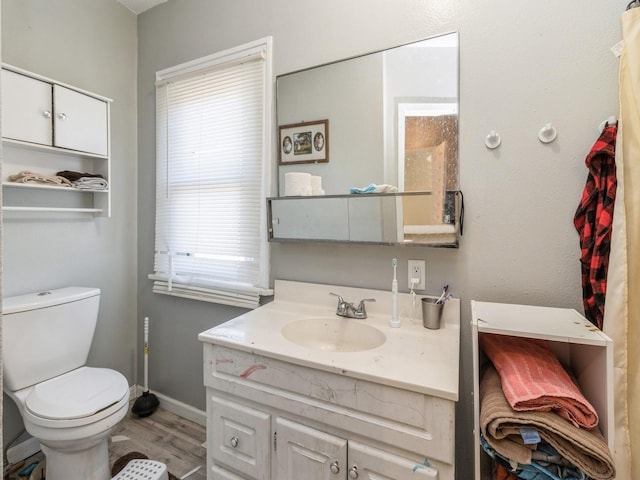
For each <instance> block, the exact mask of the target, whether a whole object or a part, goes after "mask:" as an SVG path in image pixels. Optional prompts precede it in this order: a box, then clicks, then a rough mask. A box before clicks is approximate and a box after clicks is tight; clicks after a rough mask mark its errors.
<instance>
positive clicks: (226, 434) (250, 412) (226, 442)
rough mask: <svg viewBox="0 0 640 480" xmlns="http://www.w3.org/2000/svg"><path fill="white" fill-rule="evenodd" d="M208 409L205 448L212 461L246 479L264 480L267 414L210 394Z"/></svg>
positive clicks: (268, 464) (267, 456) (268, 437)
mask: <svg viewBox="0 0 640 480" xmlns="http://www.w3.org/2000/svg"><path fill="white" fill-rule="evenodd" d="M209 408H210V411H209V424H208V425H207V428H208V429H211V443H212V445H210V446H209V449H210V451H211V453H210V454H211V456H212V457H213V460H214V462H216V463H219V464H221V465H225V466H227V467H229V468H231V469H233V470H235V471H237V472H240V473H241V474H243V475H246V476H247V477H248V478H255V479H256V480H268V478H269V477H270V470H271V462H270V461H269V459H270V455H271V441H270V440H271V429H270V427H271V416H270V415H269V414H267V413H264V412H261V411H258V410H255V409H253V408H251V407H248V406H246V405H242V404H241V403H237V402H231V401H229V400H227V399H224V398H219V397H216V396H211V398H210V403H209ZM223 478H224V477H223Z"/></svg>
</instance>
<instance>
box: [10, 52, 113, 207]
mask: <svg viewBox="0 0 640 480" xmlns="http://www.w3.org/2000/svg"><path fill="white" fill-rule="evenodd" d="M110 102H111V100H110V99H108V98H105V97H102V96H99V95H95V94H92V93H89V92H86V91H84V90H80V89H77V88H74V87H70V86H68V85H64V84H62V83H60V82H56V81H54V80H50V79H47V78H45V77H42V76H40V75H36V74H33V73H30V72H26V71H24V70H21V69H18V68H15V67H11V66H8V65H4V66H3V67H2V139H3V146H4V161H3V175H4V177H3V186H4V187H5V188H4V194H5V195H4V204H3V209H4V210H5V211H74V212H87V213H93V214H97V215H104V216H109V215H110V203H111V202H110V193H109V176H110V153H109V135H110V133H109V116H110ZM63 170H67V171H73V172H78V173H89V174H90V175H89V176H94V175H99V176H100V177H102V180H104V182H103V184H102V185H99V184H98V183H100V182H99V181H97V180H96V181H93V182H90V183H89V184H88V185H87V184H80V183H74V184H72V185H67V184H64V185H59V184H56V183H55V182H49V181H48V180H47V179H48V177H53V176H55V175H56V173H58V172H60V171H63ZM21 172H30V173H32V174H33V175H34V176H35V177H37V178H35V179H33V180H28V181H16V178H15V176H16V175H19V174H20V173H21Z"/></svg>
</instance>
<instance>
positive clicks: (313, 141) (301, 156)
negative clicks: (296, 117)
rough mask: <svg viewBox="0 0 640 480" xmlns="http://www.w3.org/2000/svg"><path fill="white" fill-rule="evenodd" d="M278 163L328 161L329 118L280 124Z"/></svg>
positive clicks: (291, 163)
mask: <svg viewBox="0 0 640 480" xmlns="http://www.w3.org/2000/svg"><path fill="white" fill-rule="evenodd" d="M278 145H279V146H278V163H279V164H280V165H293V164H297V163H326V162H328V161H329V120H326V119H325V120H316V121H313V122H301V123H294V124H291V125H280V127H279V135H278Z"/></svg>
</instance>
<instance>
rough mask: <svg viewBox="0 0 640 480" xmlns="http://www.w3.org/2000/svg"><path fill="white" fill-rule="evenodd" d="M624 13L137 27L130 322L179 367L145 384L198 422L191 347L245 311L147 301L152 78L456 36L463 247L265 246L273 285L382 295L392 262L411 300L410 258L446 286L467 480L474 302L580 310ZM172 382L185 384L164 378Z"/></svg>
mask: <svg viewBox="0 0 640 480" xmlns="http://www.w3.org/2000/svg"><path fill="white" fill-rule="evenodd" d="M626 3H627V2H626V1H618V2H588V4H580V5H577V4H575V3H573V2H556V1H553V0H540V1H538V2H507V1H491V2H477V1H473V0H453V1H450V2H416V1H414V0H398V1H394V2H389V1H384V0H353V1H350V2H344V1H339V0H328V1H324V2H317V1H311V0H300V1H297V2H291V1H284V0H274V1H270V2H255V1H251V0H236V1H234V2H223V1H213V0H188V1H186V0H169V2H168V3H165V4H162V5H160V6H158V7H156V8H154V9H153V10H151V11H149V12H146V13H144V14H142V15H141V16H140V20H139V24H138V27H139V30H138V35H139V47H140V50H139V70H138V73H139V83H138V88H139V90H138V93H139V111H138V113H139V118H140V123H139V132H138V133H139V156H140V158H139V161H140V171H141V172H143V174H141V175H140V181H139V184H138V186H139V210H140V212H141V215H140V223H139V230H138V234H139V239H140V241H139V263H138V264H139V277H138V279H139V291H140V301H139V315H138V316H139V317H142V316H143V315H146V314H149V315H151V316H152V317H153V321H154V322H155V326H156V328H157V330H156V332H155V335H157V336H160V337H161V338H164V342H166V348H167V349H168V350H170V351H171V352H172V353H174V352H187V353H186V355H185V357H181V358H184V360H182V361H178V357H177V356H176V355H175V354H174V355H167V356H164V357H162V358H158V357H155V359H152V361H151V365H152V367H153V371H152V373H151V379H152V380H151V382H152V386H153V387H156V388H159V387H160V386H162V389H163V392H164V393H167V394H169V395H170V396H172V397H175V398H178V399H181V400H183V401H185V402H187V403H189V404H192V405H194V406H196V407H198V408H204V406H205V405H204V391H203V389H202V388H201V387H200V380H199V374H200V373H201V360H200V357H199V356H198V354H196V353H194V351H197V350H198V345H197V342H196V341H195V340H194V339H195V336H196V334H197V333H198V331H200V330H202V329H203V328H205V327H209V326H213V325H216V324H218V323H220V322H222V321H224V320H226V319H227V318H229V317H230V316H232V315H233V314H235V313H238V312H236V311H233V310H231V309H229V308H222V307H216V306H207V305H196V304H195V303H196V302H188V301H183V302H181V301H178V300H169V299H167V298H164V297H159V296H158V295H153V294H152V293H150V289H151V283H150V282H149V281H148V280H146V275H147V274H148V273H149V272H151V270H152V260H153V247H152V245H153V211H154V210H153V195H154V187H153V175H152V172H153V169H154V167H153V149H154V134H153V122H154V119H153V111H154V110H153V74H154V72H155V71H156V70H159V69H161V68H166V67H169V66H172V65H175V64H178V63H180V62H184V61H187V60H191V59H194V58H197V57H200V56H203V55H207V54H210V53H212V52H216V51H219V50H221V49H224V48H228V47H232V46H235V45H238V44H241V43H243V42H247V41H250V40H254V39H257V38H259V37H262V36H266V35H273V38H274V55H275V57H274V70H275V73H276V74H282V73H286V72H290V71H294V70H298V69H301V68H305V67H308V66H311V65H315V64H320V63H325V62H328V61H332V60H336V59H339V58H344V57H349V56H352V55H355V54H360V53H364V52H368V51H372V50H377V49H381V48H385V47H389V46H393V45H398V44H402V43H406V42H409V41H412V40H417V39H419V38H422V37H426V36H430V35H433V34H437V33H441V32H446V31H452V30H458V31H459V32H460V61H461V65H460V70H461V77H460V87H461V88H460V172H461V181H460V184H461V188H462V190H463V191H464V196H465V207H466V222H465V229H464V232H465V234H464V237H463V238H462V242H461V247H460V249H459V250H437V249H428V248H393V247H374V246H372V247H363V246H338V247H335V246H322V245H311V244H309V245H302V244H274V245H273V247H272V272H273V276H274V277H275V278H284V279H293V280H303V281H310V282H322V283H331V284H339V285H340V284H342V285H353V286H363V287H373V288H384V289H386V288H389V286H390V281H391V258H393V257H397V258H398V261H399V266H400V269H399V279H400V289H401V290H405V289H406V287H407V284H406V268H407V267H406V265H407V260H408V259H410V258H418V259H425V260H426V261H427V291H428V292H430V293H436V292H438V291H439V290H440V288H441V287H442V285H443V284H445V283H448V284H449V285H450V286H451V290H452V291H453V293H454V294H455V295H456V296H458V297H460V298H461V300H462V305H463V309H462V329H461V336H462V342H461V360H462V362H461V368H462V376H461V385H460V404H459V409H458V432H457V435H458V443H459V448H457V455H458V469H459V478H470V477H471V474H470V473H469V472H470V470H469V468H470V466H471V464H472V459H471V455H472V454H471V448H470V445H471V435H472V433H471V425H472V416H471V371H470V365H471V344H470V329H469V326H468V325H469V320H470V308H469V300H471V299H479V300H485V301H498V302H512V303H514V302H517V303H525V304H542V305H551V306H562V307H573V308H576V309H580V308H581V290H580V274H579V272H580V270H579V263H578V258H579V247H578V236H577V234H576V232H575V230H574V228H573V224H572V219H573V214H574V212H575V209H576V206H577V204H578V201H579V198H580V193H581V191H582V188H583V186H584V182H585V179H586V170H585V167H584V158H585V155H586V154H587V152H588V151H589V148H590V147H591V145H592V144H593V142H594V141H595V139H596V136H597V134H598V130H597V128H598V125H599V124H600V122H601V121H602V120H604V119H605V118H607V117H608V116H609V115H612V114H616V112H617V111H618V108H617V68H618V61H617V59H616V58H614V56H613V55H612V54H611V52H610V51H609V48H610V47H611V46H612V45H614V44H615V43H616V42H617V41H618V40H619V38H620V31H619V30H620V29H619V15H620V14H621V13H622V11H623V10H624V7H625V5H626ZM547 122H551V123H552V124H553V125H554V126H555V127H557V129H558V140H557V141H556V142H555V143H552V144H550V145H543V144H541V143H540V142H539V141H538V139H537V134H538V130H539V129H540V128H541V127H542V126H543V125H544V124H545V123H547ZM493 129H495V130H497V131H498V132H499V133H500V134H501V135H502V138H503V145H502V146H501V148H499V149H498V150H495V151H489V150H487V149H486V148H485V147H484V137H485V136H486V135H487V134H488V133H489V131H490V130H493ZM405 291H406V290H405ZM158 330H159V331H158ZM162 348H165V346H163V347H162ZM161 353H164V352H161ZM413 368H429V367H428V365H415V366H413ZM177 371H180V372H182V374H184V373H187V374H188V375H189V379H188V381H187V379H186V378H184V377H180V379H179V383H178V382H175V381H174V379H172V378H170V375H171V374H172V373H173V372H177ZM192 377H193V383H190V382H191V379H192ZM187 383H190V384H189V385H186V384H187Z"/></svg>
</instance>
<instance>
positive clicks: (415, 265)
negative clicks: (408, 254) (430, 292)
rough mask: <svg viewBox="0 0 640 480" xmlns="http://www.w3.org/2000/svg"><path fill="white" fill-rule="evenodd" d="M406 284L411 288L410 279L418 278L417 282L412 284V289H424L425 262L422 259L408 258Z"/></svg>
mask: <svg viewBox="0 0 640 480" xmlns="http://www.w3.org/2000/svg"><path fill="white" fill-rule="evenodd" d="M408 272H409V274H408V276H407V285H408V287H409V290H411V280H412V279H414V278H415V279H418V283H417V284H414V285H413V289H414V290H424V289H425V288H426V282H425V279H426V273H427V264H426V262H425V261H424V260H409V265H408Z"/></svg>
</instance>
